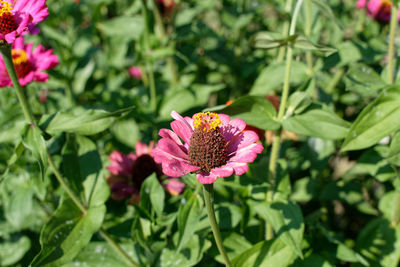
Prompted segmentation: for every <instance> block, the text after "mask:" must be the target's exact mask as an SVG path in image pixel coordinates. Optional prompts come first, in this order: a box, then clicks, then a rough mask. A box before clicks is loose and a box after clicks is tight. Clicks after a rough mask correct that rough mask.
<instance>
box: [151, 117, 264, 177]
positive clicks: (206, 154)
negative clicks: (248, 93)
mask: <svg viewBox="0 0 400 267" xmlns="http://www.w3.org/2000/svg"><path fill="white" fill-rule="evenodd" d="M171 116H172V118H174V119H175V121H173V122H172V123H171V128H172V130H173V131H171V130H168V129H161V130H160V131H159V135H160V136H161V137H162V138H161V140H160V141H159V142H158V144H157V147H156V148H155V149H153V151H152V155H153V157H154V160H155V161H156V162H158V163H161V164H162V169H163V172H164V173H165V174H167V175H169V176H172V177H179V176H182V175H184V174H186V173H189V172H197V180H198V181H199V182H200V183H202V184H211V183H214V182H215V181H216V180H217V178H220V177H229V176H231V175H232V174H238V175H241V174H243V173H245V172H247V171H248V168H249V167H248V163H251V162H253V161H254V160H255V159H256V157H257V154H259V153H261V152H262V151H263V149H264V148H263V146H262V145H261V144H258V143H256V142H257V141H258V135H257V134H256V133H255V132H253V131H250V130H244V129H245V127H246V123H245V122H244V121H243V120H241V119H237V118H236V119H232V120H231V119H230V117H229V116H228V115H225V114H216V113H210V112H207V113H197V114H195V115H193V117H192V118H189V117H185V118H183V117H182V116H181V115H179V114H178V113H177V112H176V111H172V112H171ZM181 140H182V141H183V142H182V141H181Z"/></svg>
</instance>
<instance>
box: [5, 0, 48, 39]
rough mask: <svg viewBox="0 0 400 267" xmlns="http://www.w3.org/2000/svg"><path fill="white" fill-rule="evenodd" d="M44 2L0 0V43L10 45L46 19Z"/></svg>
mask: <svg viewBox="0 0 400 267" xmlns="http://www.w3.org/2000/svg"><path fill="white" fill-rule="evenodd" d="M48 15H49V11H48V9H47V5H46V0H18V1H16V0H0V42H4V40H5V41H6V42H7V43H9V44H11V43H13V42H14V41H15V39H16V38H17V37H18V36H20V35H22V34H24V33H26V32H27V31H28V30H29V31H33V32H37V29H35V28H34V27H35V25H36V24H37V23H39V22H41V21H43V20H45V19H46V18H47V16H48Z"/></svg>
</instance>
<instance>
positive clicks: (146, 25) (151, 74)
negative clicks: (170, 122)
mask: <svg viewBox="0 0 400 267" xmlns="http://www.w3.org/2000/svg"><path fill="white" fill-rule="evenodd" d="M142 16H143V23H144V34H143V42H144V49H145V62H146V72H147V74H148V76H149V90H150V106H151V108H152V110H153V112H154V113H155V112H156V110H157V100H156V83H155V80H154V71H153V65H152V63H151V62H150V61H149V60H148V59H147V54H148V53H149V52H150V26H149V11H148V9H147V4H146V0H142Z"/></svg>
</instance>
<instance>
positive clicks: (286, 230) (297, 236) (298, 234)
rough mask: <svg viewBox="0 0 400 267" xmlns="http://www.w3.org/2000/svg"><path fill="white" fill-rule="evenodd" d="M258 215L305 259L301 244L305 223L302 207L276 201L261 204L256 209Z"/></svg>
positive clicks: (288, 202) (283, 201)
mask: <svg viewBox="0 0 400 267" xmlns="http://www.w3.org/2000/svg"><path fill="white" fill-rule="evenodd" d="M254 210H255V211H256V213H257V214H258V215H259V216H261V217H262V218H263V219H264V220H266V221H267V222H268V223H270V224H271V226H272V228H273V229H274V231H275V233H276V235H277V236H278V237H279V238H280V239H281V240H282V242H284V243H285V244H286V245H287V246H288V247H290V248H291V249H293V251H294V252H295V253H296V254H297V256H299V257H300V258H303V253H302V251H301V242H302V240H303V232H304V222H303V215H302V212H301V209H300V207H299V206H298V205H297V204H295V203H292V202H290V201H285V200H275V201H274V202H273V203H260V204H258V205H256V206H255V207H254Z"/></svg>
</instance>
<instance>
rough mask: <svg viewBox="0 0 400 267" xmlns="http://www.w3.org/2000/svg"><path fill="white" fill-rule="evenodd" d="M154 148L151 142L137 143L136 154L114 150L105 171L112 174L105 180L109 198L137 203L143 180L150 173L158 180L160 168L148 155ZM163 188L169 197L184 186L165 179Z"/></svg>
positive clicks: (177, 192)
mask: <svg viewBox="0 0 400 267" xmlns="http://www.w3.org/2000/svg"><path fill="white" fill-rule="evenodd" d="M153 148H154V143H153V142H151V143H150V144H149V145H148V146H147V145H145V144H143V143H141V142H137V143H136V147H135V149H136V154H133V153H130V154H123V153H121V152H118V151H116V150H114V151H113V152H112V153H111V155H110V157H109V160H110V162H111V165H110V166H108V167H107V169H108V170H109V171H110V173H111V174H112V175H111V176H109V177H108V178H107V182H108V184H109V186H110V188H111V198H113V199H126V198H129V197H130V198H131V201H133V202H135V203H138V202H139V199H140V196H139V193H140V188H141V186H142V184H143V182H144V180H145V179H146V178H147V177H148V176H149V175H150V174H152V173H154V172H155V173H156V175H157V177H158V178H159V179H160V178H161V175H162V171H161V166H160V165H159V164H157V163H156V162H155V161H154V159H153V157H152V156H151V155H150V152H151V150H152V149H153ZM166 180H167V183H166V184H165V185H164V188H165V189H166V190H167V191H168V192H169V193H170V194H171V195H179V194H180V193H182V191H183V189H184V188H185V184H184V183H181V182H179V181H176V180H175V179H172V178H167V179H166Z"/></svg>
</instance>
